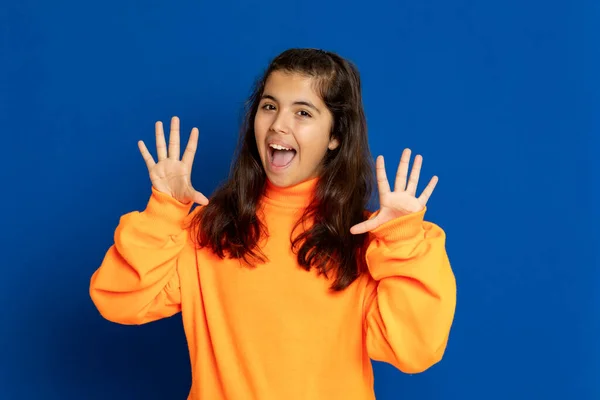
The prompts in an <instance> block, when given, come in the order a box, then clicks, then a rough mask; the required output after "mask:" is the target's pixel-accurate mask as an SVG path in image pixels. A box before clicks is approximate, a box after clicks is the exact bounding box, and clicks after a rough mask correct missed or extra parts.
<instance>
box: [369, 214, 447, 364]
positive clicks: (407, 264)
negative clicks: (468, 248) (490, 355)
mask: <svg viewBox="0 0 600 400" xmlns="http://www.w3.org/2000/svg"><path fill="white" fill-rule="evenodd" d="M425 212H426V209H424V210H422V211H421V212H418V213H414V214H410V215H406V216H403V217H400V218H397V219H395V220H392V221H389V222H387V223H385V224H383V225H381V226H379V227H378V228H377V229H375V230H373V231H372V232H371V234H372V241H371V242H370V243H369V247H368V248H367V252H366V259H367V265H368V269H369V272H370V282H369V283H368V285H367V290H366V301H365V310H364V315H365V324H364V327H365V331H366V334H365V340H366V346H367V352H368V355H369V357H370V358H371V359H373V360H376V361H382V362H387V363H389V364H391V365H393V366H395V367H396V368H398V369H399V370H401V371H403V372H405V373H419V372H423V371H425V370H427V369H428V368H429V367H431V366H432V365H434V364H436V363H437V362H439V361H440V360H441V359H442V356H443V354H444V352H445V349H446V345H447V342H448V337H449V334H450V328H451V325H452V322H453V319H454V312H455V307H456V281H455V277H454V274H453V272H452V269H451V266H450V262H449V259H448V256H447V253H446V249H445V233H444V231H443V230H442V229H441V228H440V227H438V226H437V225H435V224H432V223H430V222H426V221H424V220H423V218H424V215H425Z"/></svg>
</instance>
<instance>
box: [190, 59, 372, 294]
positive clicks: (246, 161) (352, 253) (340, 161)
mask: <svg viewBox="0 0 600 400" xmlns="http://www.w3.org/2000/svg"><path fill="white" fill-rule="evenodd" d="M274 71H285V72H290V73H299V74H303V75H305V76H309V77H311V78H313V79H314V80H315V84H316V86H315V88H316V90H317V92H318V93H319V95H320V96H321V98H322V99H323V101H324V103H325V104H326V106H327V107H328V108H329V110H330V111H331V113H332V115H333V127H332V132H331V135H332V136H333V137H335V138H337V139H338V140H339V143H340V144H339V146H338V147H337V148H336V149H335V150H330V151H329V152H328V153H327V154H326V156H325V157H324V159H323V168H322V175H321V176H320V177H319V179H318V181H317V183H316V187H315V193H314V198H313V200H312V202H311V203H310V205H309V206H308V207H307V208H306V210H305V212H304V214H303V216H302V218H301V219H300V220H299V221H298V224H297V225H296V226H297V227H298V226H301V225H300V224H301V223H302V222H303V221H305V220H307V219H308V220H310V221H312V226H311V227H310V228H309V229H308V230H306V231H303V232H301V233H300V234H299V235H298V236H296V237H291V238H290V241H291V245H292V246H293V249H294V251H295V252H296V254H297V259H298V263H299V264H300V266H302V267H303V268H305V269H307V270H309V269H310V268H311V267H314V268H317V269H318V271H319V272H320V273H323V274H325V276H328V273H329V272H331V270H332V269H333V270H334V272H335V273H336V279H335V281H334V282H333V284H332V286H331V288H332V289H333V290H335V291H339V290H343V289H344V288H346V287H347V286H348V285H350V284H351V283H352V282H353V281H354V280H355V279H356V278H357V277H358V276H359V275H360V273H361V272H362V271H363V270H364V267H365V255H364V250H365V245H366V240H367V234H361V235H353V234H351V233H350V227H351V226H352V225H354V224H356V223H358V222H361V221H363V220H364V218H365V211H366V207H367V204H368V201H369V199H370V196H371V192H372V189H373V188H372V184H373V183H372V182H373V179H374V169H373V163H372V157H371V154H370V151H369V144H368V140H367V125H366V119H365V115H364V111H363V104H362V95H361V83H360V77H359V73H358V71H357V69H356V67H355V66H354V65H353V64H352V63H351V62H349V61H347V60H345V59H343V58H342V57H340V56H338V55H337V54H335V53H332V52H327V51H323V50H317V49H290V50H286V51H284V52H283V53H281V54H280V55H278V56H277V57H276V58H275V59H273V60H272V61H271V63H270V65H269V66H268V68H267V70H266V71H265V72H264V74H263V76H262V77H261V79H259V80H258V81H257V83H256V84H255V87H254V89H253V92H252V94H251V96H250V98H249V99H248V101H247V103H246V107H245V118H244V121H243V123H242V126H241V129H240V136H239V142H238V147H237V150H236V153H237V154H236V157H235V160H234V162H233V164H232V169H231V171H230V175H229V179H228V180H227V181H226V182H225V183H224V184H222V185H221V186H220V187H219V188H218V189H217V190H216V191H215V193H214V194H213V196H212V197H211V200H210V203H209V204H208V205H207V206H205V207H203V208H202V209H201V210H200V212H198V213H197V214H196V215H195V217H194V218H193V219H192V221H191V223H192V226H193V227H196V228H197V229H196V230H195V231H196V232H197V243H198V244H199V245H200V246H201V247H208V248H210V249H211V250H212V251H213V252H214V253H215V254H217V255H218V256H219V257H221V258H224V257H225V256H228V257H231V258H237V259H242V260H243V261H244V262H245V263H246V264H248V265H254V263H256V262H264V261H265V260H266V257H265V256H264V254H263V253H262V252H261V249H260V247H259V246H258V243H259V241H260V240H261V239H262V238H263V237H264V236H263V235H264V234H265V233H266V230H267V227H266V226H264V224H263V222H262V221H261V219H260V218H259V217H258V216H257V209H258V206H259V204H260V200H261V197H262V196H263V194H264V189H265V184H266V179H267V178H266V174H265V172H264V170H263V167H262V164H261V161H260V157H259V153H258V149H257V145H256V141H255V137H254V119H255V115H256V112H257V109H258V104H259V102H260V98H261V95H262V93H263V90H264V87H265V82H266V80H267V78H268V77H269V75H270V74H271V73H272V72H274Z"/></svg>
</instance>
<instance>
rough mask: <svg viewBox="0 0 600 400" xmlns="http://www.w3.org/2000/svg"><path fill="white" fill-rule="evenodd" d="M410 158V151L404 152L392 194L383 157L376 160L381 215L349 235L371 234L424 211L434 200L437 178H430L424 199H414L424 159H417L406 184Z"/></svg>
mask: <svg viewBox="0 0 600 400" xmlns="http://www.w3.org/2000/svg"><path fill="white" fill-rule="evenodd" d="M410 154H411V151H410V149H404V151H403V152H402V157H401V158H400V165H399V167H398V171H397V173H396V182H395V184H394V191H393V192H392V191H391V189H390V184H389V182H388V179H387V176H386V173H385V164H384V161H383V156H379V157H377V165H376V167H377V187H378V189H379V204H380V206H379V213H377V215H376V216H375V217H373V218H372V219H369V220H367V221H364V222H361V223H359V224H357V225H354V226H353V227H352V228H350V233H353V234H360V233H364V232H369V231H372V230H374V229H375V228H377V227H379V226H380V225H382V224H385V223H386V222H388V221H391V220H393V219H395V218H398V217H401V216H404V215H408V214H411V213H415V212H419V211H421V210H422V209H423V208H424V207H425V205H426V204H427V201H428V200H429V197H430V196H431V193H433V189H434V188H435V185H436V184H437V182H438V177H437V176H434V177H433V178H431V180H430V181H429V184H428V185H427V187H425V189H424V190H423V193H422V194H421V196H419V197H418V198H417V197H415V193H416V191H417V184H418V182H419V174H420V172H421V165H422V164H423V157H422V156H421V155H417V156H416V157H415V162H414V165H413V168H412V170H411V172H410V177H409V178H408V184H407V182H406V179H407V176H408V164H409V161H410Z"/></svg>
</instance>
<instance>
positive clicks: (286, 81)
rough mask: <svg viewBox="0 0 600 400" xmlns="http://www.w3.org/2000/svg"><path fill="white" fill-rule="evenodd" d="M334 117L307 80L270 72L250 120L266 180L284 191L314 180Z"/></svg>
mask: <svg viewBox="0 0 600 400" xmlns="http://www.w3.org/2000/svg"><path fill="white" fill-rule="evenodd" d="M332 124H333V116H332V114H331V112H330V111H329V110H328V108H327V106H326V105H325V103H324V102H323V100H322V99H321V97H320V96H319V95H318V94H317V93H316V92H315V90H314V80H313V79H312V78H310V77H307V76H304V75H300V74H295V73H286V72H283V71H275V72H273V73H272V74H271V75H270V76H269V78H268V79H267V81H266V83H265V87H264V90H263V94H262V96H261V99H260V103H259V105H258V109H257V112H256V116H255V120H254V133H255V138H256V145H257V147H258V153H259V155H260V159H261V162H262V165H263V168H264V170H265V172H266V174H267V178H268V179H269V180H270V181H271V182H272V183H273V184H274V185H276V186H279V187H288V186H293V185H296V184H298V183H301V182H303V181H306V180H309V179H312V178H315V177H317V176H319V173H320V167H321V164H322V160H323V158H324V156H325V154H326V153H327V151H330V150H334V149H335V148H337V146H338V145H339V142H338V140H337V139H336V138H333V137H331V128H332Z"/></svg>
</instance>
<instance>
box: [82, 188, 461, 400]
mask: <svg viewBox="0 0 600 400" xmlns="http://www.w3.org/2000/svg"><path fill="white" fill-rule="evenodd" d="M315 182H316V180H311V181H308V182H304V183H301V184H299V185H297V186H295V187H293V188H287V189H280V188H276V187H274V186H271V185H268V188H267V191H266V196H265V197H264V200H263V202H262V205H263V207H264V214H265V221H266V223H267V226H268V230H269V234H270V236H269V238H268V241H267V242H266V244H265V247H264V252H265V254H266V255H267V256H268V257H269V260H270V261H269V262H268V263H267V264H262V265H259V266H257V267H256V268H247V267H242V266H240V264H239V261H236V260H228V259H226V260H220V259H219V258H218V257H216V256H215V255H214V254H212V253H211V252H210V251H208V250H206V249H197V248H195V246H194V244H193V242H192V239H193V237H192V235H189V232H188V231H186V230H184V229H182V224H183V222H184V221H185V219H186V217H188V215H192V214H193V213H194V212H196V211H197V210H198V209H195V210H194V211H193V212H192V213H191V214H190V213H189V211H190V209H191V205H184V204H181V203H179V202H178V201H176V200H174V199H173V198H171V197H170V196H168V195H165V194H163V193H160V192H158V191H156V190H155V189H154V188H153V189H152V195H151V197H150V200H149V202H148V205H147V208H146V209H145V210H144V211H143V212H131V213H129V214H126V215H124V216H123V217H121V219H120V223H119V225H118V227H117V228H116V232H115V236H114V239H115V243H114V245H113V246H111V247H110V249H109V250H108V252H107V254H106V256H105V258H104V260H103V262H102V264H101V266H100V267H99V268H98V270H97V271H96V272H95V273H94V275H93V276H92V279H91V285H90V295H91V298H92V300H93V302H94V304H95V305H96V307H97V309H98V310H99V312H100V313H101V315H102V316H104V318H106V319H108V320H110V321H113V322H116V323H120V324H143V323H147V322H151V321H154V320H157V319H160V318H164V317H169V316H172V315H173V314H175V313H177V312H181V313H182V320H183V325H184V330H185V335H186V338H187V342H188V345H189V354H190V359H191V368H192V378H193V379H192V386H191V390H190V394H189V397H188V400H192V399H193V400H196V399H198V400H200V399H201V400H225V399H227V400H246V399H248V400H250V399H260V400H284V399H285V400H300V399H302V400H305V399H311V400H321V399H322V400H333V399H344V400H368V399H374V398H375V396H374V391H373V372H372V368H371V363H370V359H373V360H379V361H385V362H387V363H390V364H392V365H394V366H395V367H397V368H398V369H400V370H401V371H404V372H407V373H417V372H421V371H424V370H425V369H427V368H429V367H430V366H431V365H433V364H435V363H436V362H438V361H439V360H440V359H441V358H442V355H443V353H444V351H445V348H446V343H447V340H448V335H449V331H450V327H451V324H452V320H453V318H454V309H455V304H456V286H455V279H454V275H453V273H452V270H451V268H450V264H449V261H448V257H447V254H446V251H445V234H444V231H442V230H441V229H440V228H439V227H438V226H436V225H434V224H432V223H429V222H425V221H424V220H423V217H424V214H425V210H423V211H422V212H420V213H416V214H412V215H408V216H405V217H401V218H398V219H396V220H394V221H390V222H388V223H386V224H384V225H382V226H380V227H379V228H378V229H377V230H375V231H374V232H372V234H373V237H372V241H371V242H370V245H369V249H368V252H367V260H368V266H369V271H370V273H366V274H364V275H363V276H362V277H360V278H359V279H357V280H356V281H355V282H354V283H353V284H352V285H351V286H349V287H348V288H347V289H346V290H345V291H343V292H341V293H337V294H333V293H331V292H329V291H328V288H329V285H330V284H331V281H327V280H326V279H325V278H324V277H322V276H317V274H316V272H307V271H305V270H303V269H301V268H299V267H298V265H297V263H296V259H295V256H294V254H293V253H292V252H291V250H290V242H289V237H290V230H291V229H292V227H293V224H294V223H295V222H296V220H297V218H298V216H299V215H300V214H299V213H300V211H301V210H302V207H304V206H305V205H306V204H307V202H308V199H309V196H310V194H311V191H312V189H313V187H314V184H315ZM148 351H151V349H149V350H148Z"/></svg>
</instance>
